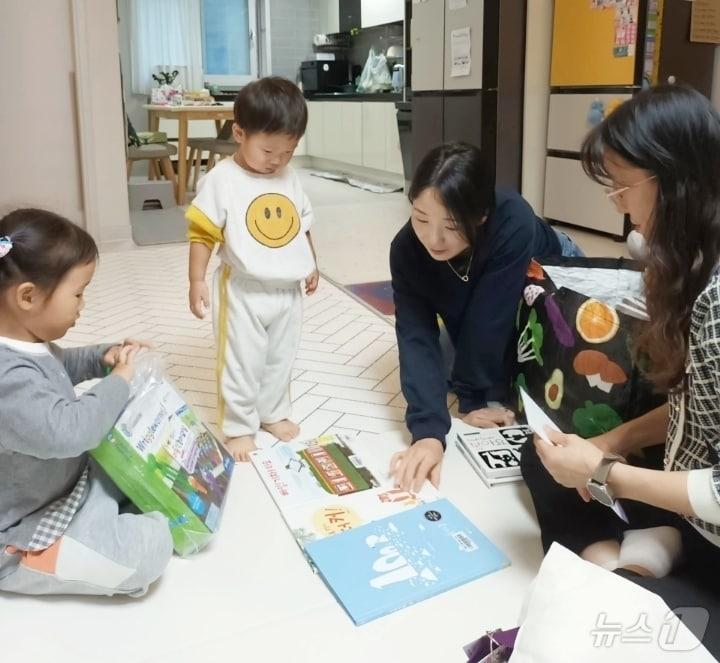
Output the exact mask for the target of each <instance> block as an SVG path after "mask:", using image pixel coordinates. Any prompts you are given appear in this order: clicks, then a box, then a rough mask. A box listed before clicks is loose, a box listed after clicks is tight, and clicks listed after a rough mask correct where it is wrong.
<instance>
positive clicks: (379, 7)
mask: <svg viewBox="0 0 720 663" xmlns="http://www.w3.org/2000/svg"><path fill="white" fill-rule="evenodd" d="M404 18H405V0H361V1H360V27H361V28H370V27H372V26H373V25H383V24H385V23H395V22H396V21H402V20H403V19H404Z"/></svg>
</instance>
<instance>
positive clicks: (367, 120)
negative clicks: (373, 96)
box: [362, 101, 386, 170]
mask: <svg viewBox="0 0 720 663" xmlns="http://www.w3.org/2000/svg"><path fill="white" fill-rule="evenodd" d="M384 105H385V104H378V103H375V102H372V101H368V102H363V103H362V128H363V132H362V165H363V166H366V167H367V168H377V169H378V170H385V161H386V160H385V131H386V129H385V113H384V109H383V106H384Z"/></svg>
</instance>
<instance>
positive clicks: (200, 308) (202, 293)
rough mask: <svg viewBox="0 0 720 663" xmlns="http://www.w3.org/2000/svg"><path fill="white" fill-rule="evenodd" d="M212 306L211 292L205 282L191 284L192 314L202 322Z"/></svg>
mask: <svg viewBox="0 0 720 663" xmlns="http://www.w3.org/2000/svg"><path fill="white" fill-rule="evenodd" d="M209 306H210V291H209V290H208V287H207V283H205V281H191V282H190V310H191V311H192V314H193V315H194V316H195V317H196V318H199V319H200V320H202V319H203V318H204V317H205V315H206V314H207V311H208V307H209Z"/></svg>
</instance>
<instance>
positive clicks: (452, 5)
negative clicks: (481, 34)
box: [448, 0, 467, 11]
mask: <svg viewBox="0 0 720 663" xmlns="http://www.w3.org/2000/svg"><path fill="white" fill-rule="evenodd" d="M465 7H467V0H448V9H449V10H451V11H452V10H454V9H464V8H465Z"/></svg>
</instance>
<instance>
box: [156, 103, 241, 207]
mask: <svg viewBox="0 0 720 663" xmlns="http://www.w3.org/2000/svg"><path fill="white" fill-rule="evenodd" d="M143 108H144V109H145V110H146V111H147V112H148V128H149V130H150V131H157V130H158V127H159V126H160V119H161V118H162V119H166V120H177V122H178V164H177V176H178V185H177V202H178V205H182V204H184V203H185V189H186V186H187V174H188V153H187V140H188V123H189V122H190V121H191V120H215V130H216V132H217V133H218V134H219V133H220V129H221V128H222V125H223V123H224V122H226V121H228V120H232V119H233V103H232V102H224V103H221V104H220V105H207V106H164V105H159V104H145V105H144V106H143Z"/></svg>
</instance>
